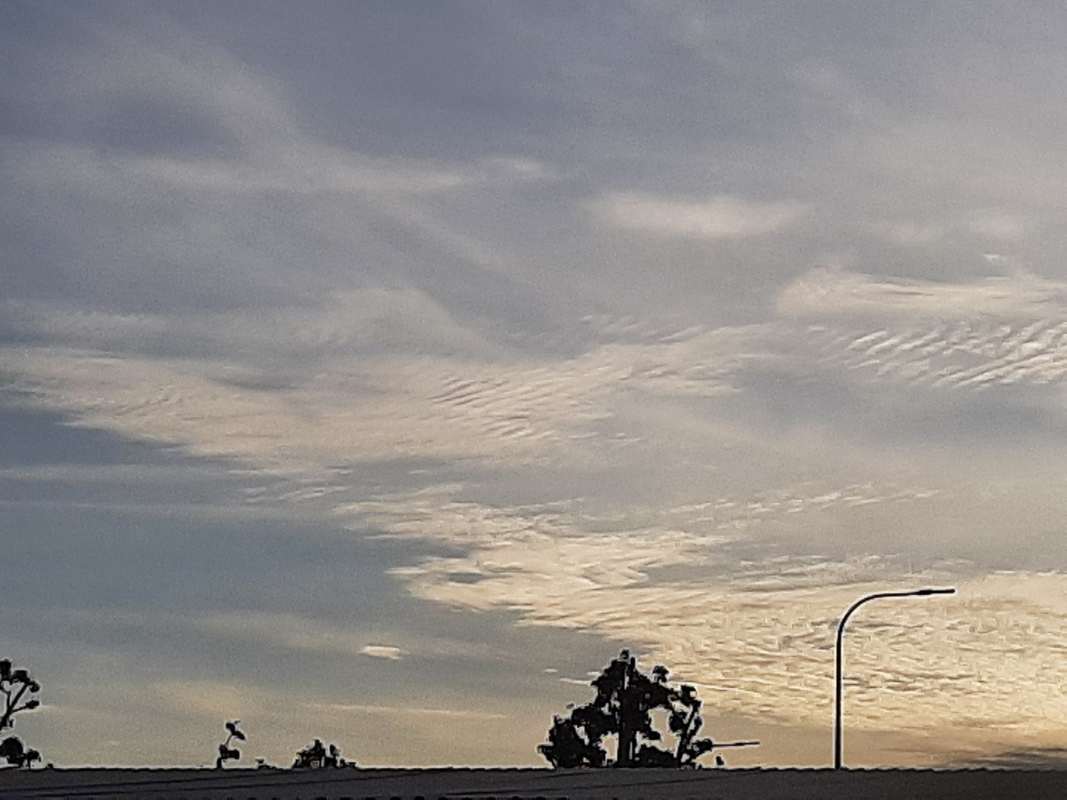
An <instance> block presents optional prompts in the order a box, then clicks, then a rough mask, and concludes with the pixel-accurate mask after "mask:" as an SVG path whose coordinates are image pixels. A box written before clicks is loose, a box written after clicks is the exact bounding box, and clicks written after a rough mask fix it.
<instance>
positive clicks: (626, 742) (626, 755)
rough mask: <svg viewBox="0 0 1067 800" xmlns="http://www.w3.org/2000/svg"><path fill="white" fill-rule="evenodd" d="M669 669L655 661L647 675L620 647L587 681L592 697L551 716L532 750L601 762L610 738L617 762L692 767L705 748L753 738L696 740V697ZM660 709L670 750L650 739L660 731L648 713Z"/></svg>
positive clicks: (555, 759)
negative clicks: (544, 738) (673, 682)
mask: <svg viewBox="0 0 1067 800" xmlns="http://www.w3.org/2000/svg"><path fill="white" fill-rule="evenodd" d="M669 677H670V672H669V671H668V670H667V668H666V667H664V666H661V665H657V666H655V667H653V668H652V674H651V675H646V674H644V673H643V672H641V671H640V670H639V669H637V660H636V659H635V658H634V657H632V656H631V655H630V651H629V650H623V651H622V652H621V653H619V656H618V658H615V659H613V660H612V661H611V663H610V664H608V666H607V667H605V668H604V670H603V671H602V672H601V673H600V675H598V676H597V677H596V678H595V679H594V680H593V681H592V682H591V685H592V686H593V688H594V689H596V697H595V698H594V699H593V700H592V702H590V703H588V704H586V705H583V706H577V707H574V708H573V709H572V710H571V713H570V716H569V717H560V716H559V715H556V716H555V717H553V720H552V727H551V728H550V729H549V731H548V742H546V743H545V744H542V745H538V748H537V750H538V752H539V753H541V755H543V756H544V757H545V758H546V759H547V760H548V762H549V763H550V764H551V765H552V766H553V767H602V766H604V765H605V764H607V763H608V760H607V751H606V750H605V749H604V738H605V737H606V736H611V735H614V736H615V737H616V757H615V761H614V764H613V765H614V766H617V767H697V766H699V763H698V761H697V759H699V758H700V757H701V756H702V755H704V754H705V753H709V752H711V750H712V749H714V748H717V747H744V746H749V745H753V744H758V742H731V743H729V744H723V745H716V744H714V743H713V742H712V740H711V739H697V738H696V737H697V734H698V733H699V732H700V729H701V727H702V726H703V725H704V720H703V717H701V715H700V709H701V706H702V702H701V700H700V699H699V698H697V696H696V689H695V688H694V687H692V686H689V685H682V686H681V687H679V688H677V689H676V688H673V687H672V686H670V684H669V683H668V679H669ZM656 709H661V710H663V711H666V712H667V714H668V721H669V725H670V730H671V733H672V734H674V737H675V740H676V741H677V746H676V748H675V749H674V752H671V751H670V750H667V749H665V748H662V747H657V746H656V745H654V744H652V743H653V742H658V741H661V740H662V738H663V737H662V734H660V732H659V731H657V730H655V729H654V728H653V727H652V712H653V711H655V710H656Z"/></svg>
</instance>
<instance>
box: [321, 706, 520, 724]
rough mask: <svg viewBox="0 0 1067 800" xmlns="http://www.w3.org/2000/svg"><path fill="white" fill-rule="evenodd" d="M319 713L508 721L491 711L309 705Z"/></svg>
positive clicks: (416, 707) (503, 716)
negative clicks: (332, 712) (333, 712)
mask: <svg viewBox="0 0 1067 800" xmlns="http://www.w3.org/2000/svg"><path fill="white" fill-rule="evenodd" d="M308 706H309V707H310V708H313V709H315V710H317V711H335V712H340V713H342V714H374V715H379V714H380V715H387V716H407V715H412V716H418V717H443V718H445V719H465V720H489V719H506V716H505V715H504V714H497V713H494V712H490V711H467V710H464V709H452V708H421V707H419V706H376V705H365V704H361V703H309V704H308Z"/></svg>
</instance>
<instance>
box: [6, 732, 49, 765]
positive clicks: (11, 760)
mask: <svg viewBox="0 0 1067 800" xmlns="http://www.w3.org/2000/svg"><path fill="white" fill-rule="evenodd" d="M0 758H3V759H4V760H5V761H7V763H8V764H13V765H14V766H16V767H26V768H27V769H29V768H30V767H32V766H33V762H34V761H40V760H41V754H40V753H38V752H37V751H36V750H34V749H33V748H32V747H31V748H29V749H26V748H24V747H23V746H22V740H21V739H19V738H18V737H17V736H8V737H7V738H6V739H4V741H2V742H0Z"/></svg>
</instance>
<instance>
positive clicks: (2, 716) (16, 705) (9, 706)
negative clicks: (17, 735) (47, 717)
mask: <svg viewBox="0 0 1067 800" xmlns="http://www.w3.org/2000/svg"><path fill="white" fill-rule="evenodd" d="M39 691H41V684H39V683H38V682H37V681H35V680H34V679H33V678H31V677H30V673H29V672H28V671H27V670H25V669H14V668H13V667H12V666H11V662H10V661H9V660H8V659H6V658H3V659H0V694H3V696H4V701H3V712H2V713H0V731H2V730H4V729H5V728H13V727H15V715H16V714H17V713H18V712H20V711H32V710H33V709H35V708H37V706H39V705H40V704H41V701H40V700H38V699H37V698H36V697H28V696H27V695H35V694H37V693H38V692H39Z"/></svg>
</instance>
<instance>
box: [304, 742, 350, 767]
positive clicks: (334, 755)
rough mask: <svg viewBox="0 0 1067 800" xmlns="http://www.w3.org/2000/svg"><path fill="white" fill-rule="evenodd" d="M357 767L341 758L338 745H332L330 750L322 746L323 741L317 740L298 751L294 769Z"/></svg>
mask: <svg viewBox="0 0 1067 800" xmlns="http://www.w3.org/2000/svg"><path fill="white" fill-rule="evenodd" d="M346 766H353V767H354V766H355V762H348V761H345V760H344V759H343V758H342V757H341V751H340V750H339V749H338V748H337V745H335V744H331V745H330V748H329V750H327V749H326V747H325V746H324V745H323V744H322V740H321V739H316V740H315V741H314V742H312V743H311V744H309V745H308V746H307V747H305V748H304V749H303V750H298V751H297V753H296V760H295V761H294V762H293V769H321V768H325V767H346Z"/></svg>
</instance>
